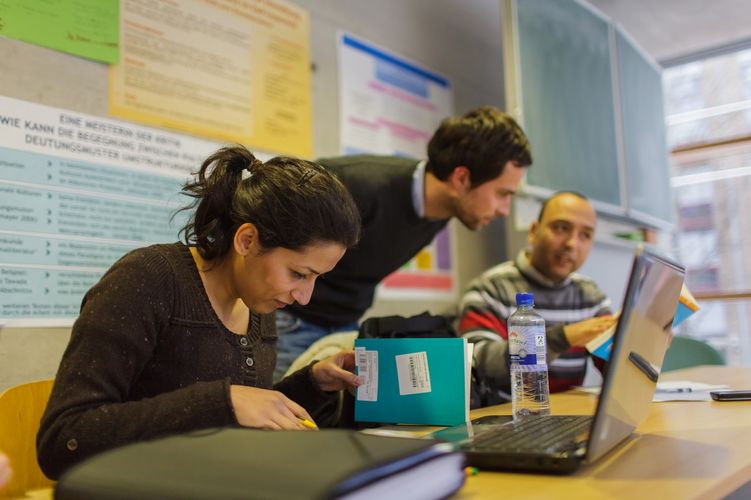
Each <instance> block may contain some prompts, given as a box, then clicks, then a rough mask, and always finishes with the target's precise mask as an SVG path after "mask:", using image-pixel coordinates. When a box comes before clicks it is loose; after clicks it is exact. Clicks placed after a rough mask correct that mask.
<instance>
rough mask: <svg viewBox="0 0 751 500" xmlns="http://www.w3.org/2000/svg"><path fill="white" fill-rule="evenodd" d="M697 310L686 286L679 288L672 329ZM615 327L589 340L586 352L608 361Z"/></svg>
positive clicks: (694, 300) (697, 307) (696, 305)
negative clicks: (679, 292)
mask: <svg viewBox="0 0 751 500" xmlns="http://www.w3.org/2000/svg"><path fill="white" fill-rule="evenodd" d="M698 310H699V304H697V303H696V299H695V298H694V296H693V295H692V294H691V292H690V291H689V290H688V288H686V285H683V288H681V295H680V297H679V298H678V306H677V307H676V309H675V316H674V317H673V328H675V327H677V326H678V325H680V324H681V323H682V322H683V321H684V320H685V319H686V318H688V317H689V316H691V315H692V314H693V313H695V312H696V311H698ZM619 314H620V313H619ZM615 326H616V325H613V326H612V327H610V328H608V329H607V330H605V331H604V332H602V333H601V334H600V335H598V336H597V337H595V338H594V339H592V340H590V341H589V342H588V343H587V345H586V348H587V351H589V352H590V354H592V355H593V356H597V357H598V358H600V359H604V360H605V361H607V360H608V359H610V350H611V349H612V347H613V334H614V333H615Z"/></svg>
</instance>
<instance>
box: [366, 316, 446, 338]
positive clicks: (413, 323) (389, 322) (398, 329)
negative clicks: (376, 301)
mask: <svg viewBox="0 0 751 500" xmlns="http://www.w3.org/2000/svg"><path fill="white" fill-rule="evenodd" d="M358 337H360V338H361V339H375V338H379V339H382V338H414V337H457V334H456V331H455V330H454V328H453V327H452V326H451V322H450V321H449V319H448V318H446V317H445V316H435V315H433V314H430V313H429V312H427V311H425V312H423V313H420V314H417V315H415V316H410V317H407V318H405V317H404V316H383V317H379V318H368V319H366V320H365V321H363V322H362V324H361V325H360V332H359V334H358Z"/></svg>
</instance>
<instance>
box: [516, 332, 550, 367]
mask: <svg viewBox="0 0 751 500" xmlns="http://www.w3.org/2000/svg"><path fill="white" fill-rule="evenodd" d="M508 348H509V355H510V358H511V364H512V365H514V364H516V365H521V366H528V365H545V364H547V361H546V359H545V355H546V353H545V328H544V327H543V328H541V327H539V326H514V327H512V328H511V330H510V331H509V334H508Z"/></svg>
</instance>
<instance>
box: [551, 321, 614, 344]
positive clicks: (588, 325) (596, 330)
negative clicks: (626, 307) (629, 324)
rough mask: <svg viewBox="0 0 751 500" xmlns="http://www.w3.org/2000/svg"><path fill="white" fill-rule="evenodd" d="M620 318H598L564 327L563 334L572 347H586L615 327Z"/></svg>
mask: <svg viewBox="0 0 751 500" xmlns="http://www.w3.org/2000/svg"><path fill="white" fill-rule="evenodd" d="M617 320H618V316H596V317H594V318H590V319H585V320H584V321H579V322H578V323H571V324H569V325H566V326H564V327H563V334H564V335H565V336H566V340H568V343H569V344H571V346H579V347H581V346H584V345H586V344H587V342H589V341H590V340H592V339H594V338H595V337H597V336H598V335H600V334H601V333H602V332H604V331H605V330H607V329H608V328H610V327H611V326H613V325H615V322H616V321H617Z"/></svg>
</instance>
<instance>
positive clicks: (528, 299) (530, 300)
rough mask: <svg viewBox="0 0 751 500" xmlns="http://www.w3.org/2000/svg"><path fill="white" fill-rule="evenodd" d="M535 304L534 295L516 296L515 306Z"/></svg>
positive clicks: (518, 294) (521, 294) (522, 294)
mask: <svg viewBox="0 0 751 500" xmlns="http://www.w3.org/2000/svg"><path fill="white" fill-rule="evenodd" d="M534 304H535V294H534V293H529V292H527V293H517V294H516V305H517V306H532V305H534Z"/></svg>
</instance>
